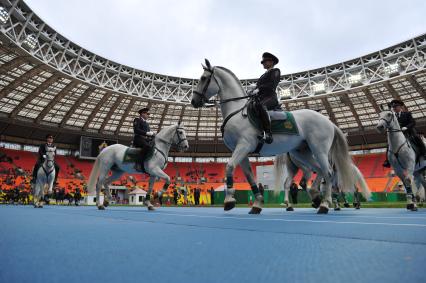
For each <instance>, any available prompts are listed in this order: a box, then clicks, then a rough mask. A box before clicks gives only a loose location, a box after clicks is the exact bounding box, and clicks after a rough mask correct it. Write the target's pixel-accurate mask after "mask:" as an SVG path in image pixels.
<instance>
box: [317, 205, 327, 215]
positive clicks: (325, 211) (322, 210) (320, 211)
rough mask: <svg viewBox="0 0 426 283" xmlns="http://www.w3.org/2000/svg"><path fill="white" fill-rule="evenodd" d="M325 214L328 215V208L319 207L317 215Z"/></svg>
mask: <svg viewBox="0 0 426 283" xmlns="http://www.w3.org/2000/svg"><path fill="white" fill-rule="evenodd" d="M327 213H328V207H325V206H320V208H319V209H318V212H317V214H327Z"/></svg>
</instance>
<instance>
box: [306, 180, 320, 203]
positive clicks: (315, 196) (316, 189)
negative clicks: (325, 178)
mask: <svg viewBox="0 0 426 283" xmlns="http://www.w3.org/2000/svg"><path fill="white" fill-rule="evenodd" d="M321 180H322V177H321V175H320V174H317V177H316V178H315V180H314V182H313V183H312V185H311V189H310V190H308V195H309V197H310V198H311V201H312V204H311V205H312V207H313V208H318V207H319V206H320V204H321V193H320V185H321Z"/></svg>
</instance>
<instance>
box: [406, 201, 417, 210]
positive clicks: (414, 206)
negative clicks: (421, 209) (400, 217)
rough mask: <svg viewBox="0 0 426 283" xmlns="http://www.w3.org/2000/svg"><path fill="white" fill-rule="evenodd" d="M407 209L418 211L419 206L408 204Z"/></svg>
mask: <svg viewBox="0 0 426 283" xmlns="http://www.w3.org/2000/svg"><path fill="white" fill-rule="evenodd" d="M407 209H408V210H411V211H417V206H416V205H415V204H414V203H410V204H407Z"/></svg>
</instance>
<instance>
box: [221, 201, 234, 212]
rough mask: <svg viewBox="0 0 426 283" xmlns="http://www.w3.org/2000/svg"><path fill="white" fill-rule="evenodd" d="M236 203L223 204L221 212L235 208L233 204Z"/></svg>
mask: <svg viewBox="0 0 426 283" xmlns="http://www.w3.org/2000/svg"><path fill="white" fill-rule="evenodd" d="M236 203H237V202H236V201H228V202H225V204H224V206H223V210H225V211H228V210H231V209H233V208H234V207H235V204H236Z"/></svg>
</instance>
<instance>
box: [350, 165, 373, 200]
mask: <svg viewBox="0 0 426 283" xmlns="http://www.w3.org/2000/svg"><path fill="white" fill-rule="evenodd" d="M352 170H353V172H354V176H355V182H356V183H357V184H358V186H359V187H360V188H361V192H362V194H363V196H364V197H365V199H366V200H369V199H370V197H371V192H370V189H369V188H368V185H367V182H366V181H365V179H364V176H363V175H362V173H361V171H360V170H359V169H358V167H356V165H355V164H353V163H352Z"/></svg>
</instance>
